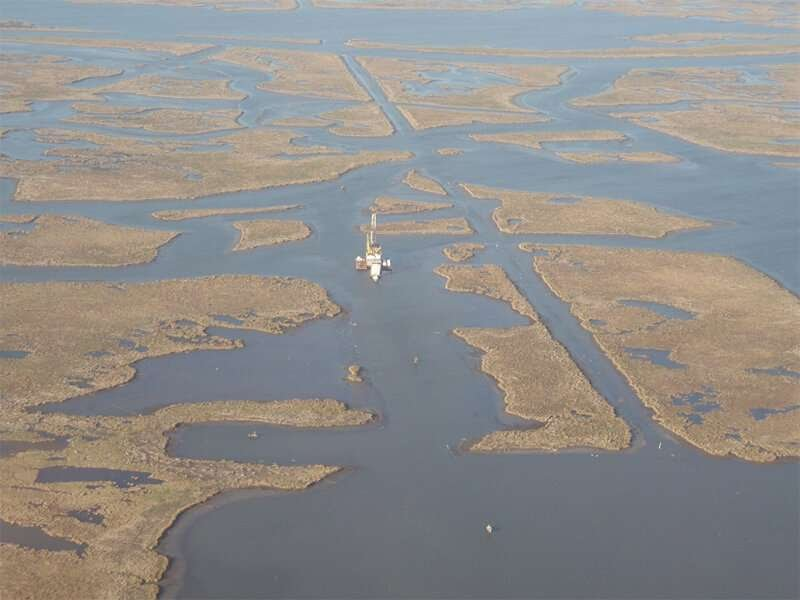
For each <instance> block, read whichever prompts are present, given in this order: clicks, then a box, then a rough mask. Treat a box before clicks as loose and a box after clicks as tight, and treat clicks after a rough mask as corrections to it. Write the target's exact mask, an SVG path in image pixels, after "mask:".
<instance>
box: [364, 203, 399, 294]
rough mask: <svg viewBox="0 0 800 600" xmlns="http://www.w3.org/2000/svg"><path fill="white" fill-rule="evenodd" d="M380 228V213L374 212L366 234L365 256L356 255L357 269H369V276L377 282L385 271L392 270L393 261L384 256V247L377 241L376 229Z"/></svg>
mask: <svg viewBox="0 0 800 600" xmlns="http://www.w3.org/2000/svg"><path fill="white" fill-rule="evenodd" d="M377 229H378V215H377V214H376V213H372V217H371V218H370V221H369V229H367V232H366V233H365V234H364V256H356V270H357V271H369V276H370V279H372V281H374V282H375V283H377V282H378V280H379V279H380V278H381V274H382V273H383V271H391V270H392V261H391V260H389V259H388V258H386V259H384V258H383V249H382V248H381V245H380V244H379V243H378V242H376V241H375V231H376V230H377Z"/></svg>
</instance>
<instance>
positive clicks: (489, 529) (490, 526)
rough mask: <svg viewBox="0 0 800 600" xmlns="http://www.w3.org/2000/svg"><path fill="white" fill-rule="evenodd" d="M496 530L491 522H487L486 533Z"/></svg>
mask: <svg viewBox="0 0 800 600" xmlns="http://www.w3.org/2000/svg"><path fill="white" fill-rule="evenodd" d="M493 531H494V527H492V524H491V523H487V524H486V533H488V534H490V535H491V533H492V532H493Z"/></svg>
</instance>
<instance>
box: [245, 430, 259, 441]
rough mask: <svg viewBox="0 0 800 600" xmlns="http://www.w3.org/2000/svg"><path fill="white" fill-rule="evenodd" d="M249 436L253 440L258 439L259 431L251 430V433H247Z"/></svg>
mask: <svg viewBox="0 0 800 600" xmlns="http://www.w3.org/2000/svg"><path fill="white" fill-rule="evenodd" d="M247 437H248V438H250V439H251V440H257V439H258V433H257V432H255V431H251V432H250V433H248V434H247Z"/></svg>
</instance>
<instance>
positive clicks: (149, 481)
mask: <svg viewBox="0 0 800 600" xmlns="http://www.w3.org/2000/svg"><path fill="white" fill-rule="evenodd" d="M36 481H37V482H41V483H63V482H67V481H109V482H111V483H113V484H114V485H115V486H117V487H118V488H129V487H134V486H137V485H157V484H159V483H162V482H161V481H159V480H158V479H153V478H152V477H150V473H144V472H142V471H124V470H119V469H99V468H94V467H45V468H44V469H39V473H38V474H37V475H36Z"/></svg>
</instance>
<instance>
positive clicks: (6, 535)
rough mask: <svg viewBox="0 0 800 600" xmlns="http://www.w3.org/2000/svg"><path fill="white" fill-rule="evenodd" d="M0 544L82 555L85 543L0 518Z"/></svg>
mask: <svg viewBox="0 0 800 600" xmlns="http://www.w3.org/2000/svg"><path fill="white" fill-rule="evenodd" d="M0 544H15V545H17V546H22V547H24V548H32V549H34V550H52V551H53V552H65V551H66V552H75V553H76V554H77V555H78V556H83V553H84V551H85V550H86V544H76V543H75V542H72V541H70V540H67V539H64V538H59V537H54V536H52V535H48V534H47V533H45V532H44V530H42V529H41V528H40V527H24V526H22V525H16V524H15V523H7V522H6V521H3V520H2V519H0Z"/></svg>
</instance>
